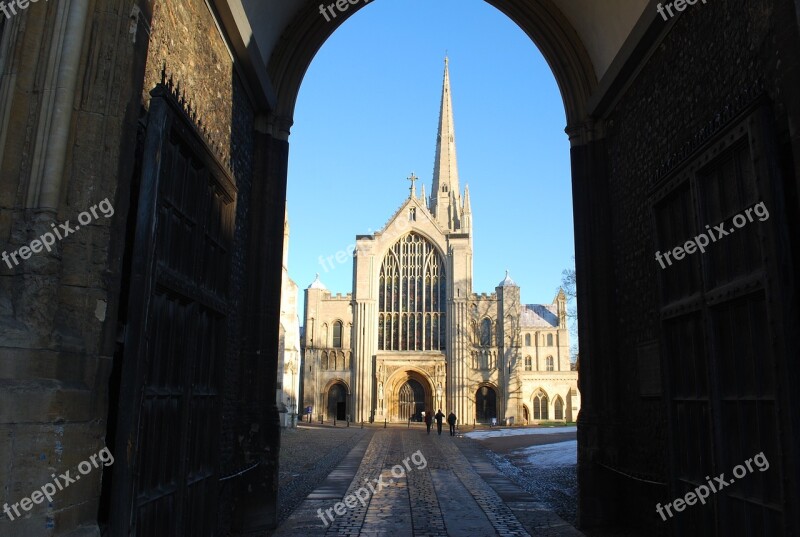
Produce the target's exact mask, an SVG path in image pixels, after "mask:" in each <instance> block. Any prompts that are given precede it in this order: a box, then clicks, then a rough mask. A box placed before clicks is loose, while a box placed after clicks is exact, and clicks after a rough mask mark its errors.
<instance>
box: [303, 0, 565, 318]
mask: <svg viewBox="0 0 800 537" xmlns="http://www.w3.org/2000/svg"><path fill="white" fill-rule="evenodd" d="M328 3H330V2H328ZM319 16H320V17H322V15H319ZM445 51H447V54H448V56H449V58H450V79H451V85H452V95H453V110H454V114H455V128H456V147H457V151H458V166H459V176H460V180H461V188H462V193H463V188H464V185H465V184H469V187H470V196H471V199H472V210H473V215H474V216H473V230H474V249H475V259H474V271H475V272H474V274H475V280H474V289H473V291H475V292H478V293H481V292H487V293H489V292H493V291H494V288H495V286H496V285H497V284H498V283H499V282H500V281H501V280H502V279H503V277H504V275H505V270H506V269H508V270H509V271H510V273H511V277H512V278H513V279H514V280H515V281H516V282H517V284H519V285H520V287H521V292H522V301H523V302H524V303H549V302H551V301H552V299H553V297H554V296H555V290H556V288H557V286H558V285H559V284H560V282H561V271H562V270H563V269H565V268H568V267H572V263H573V262H572V256H573V255H574V245H573V241H574V238H573V229H572V188H571V182H570V181H571V180H570V167H569V142H568V139H567V136H566V134H565V133H564V127H565V126H566V119H565V115H564V107H563V103H562V100H561V96H560V94H559V91H558V87H557V86H556V82H555V79H554V78H553V75H552V73H551V71H550V69H549V67H548V65H547V63H546V62H545V60H544V58H543V57H542V55H541V53H540V52H539V50H538V49H537V48H536V46H535V45H534V44H533V42H532V41H531V40H530V39H529V38H528V37H527V36H526V35H525V34H524V33H523V32H522V31H521V30H520V29H519V28H518V27H517V26H516V25H515V24H514V23H513V22H512V21H511V20H510V19H508V18H507V17H506V16H505V15H503V14H502V13H501V12H499V11H497V10H496V9H495V8H493V7H492V6H490V5H488V4H486V3H485V2H483V1H481V0H375V1H373V2H370V3H369V4H368V5H367V6H366V7H364V8H363V9H361V10H360V11H359V12H358V13H357V14H356V15H355V16H353V17H351V18H350V19H349V20H348V21H347V22H346V23H345V24H344V25H343V26H342V27H341V28H339V29H338V30H337V31H336V32H335V33H334V34H333V36H332V37H331V38H330V39H329V40H328V41H327V42H326V43H325V45H324V46H323V48H322V49H321V50H320V52H319V53H318V54H317V56H316V57H315V58H314V61H313V62H312V64H311V66H310V68H309V70H308V72H307V73H306V76H305V79H304V80H303V84H302V87H301V89H300V95H299V98H298V102H297V108H296V111H295V122H294V126H293V127H292V134H291V137H290V144H291V145H290V154H289V185H288V194H287V198H288V199H287V205H288V211H289V225H290V227H291V237H290V242H289V275H290V277H291V278H292V279H293V280H295V281H296V282H297V284H298V285H299V286H300V288H301V289H305V288H306V287H308V285H309V284H310V283H311V282H312V281H313V279H314V275H315V273H320V278H321V279H322V282H323V283H324V284H325V285H326V286H327V287H328V289H330V290H331V291H332V292H334V293H336V292H341V293H347V292H350V290H351V288H352V273H353V267H352V259H351V258H349V257H348V258H347V261H346V262H345V263H342V264H337V263H335V262H334V263H335V265H334V266H335V268H333V269H331V268H330V267H328V271H327V272H326V271H325V268H323V266H322V265H320V263H319V257H320V256H322V257H327V256H330V255H335V254H336V252H337V251H339V250H344V249H345V248H346V247H347V246H348V245H349V244H352V243H353V242H354V241H355V235H357V234H368V233H370V232H372V231H375V230H377V229H380V228H381V227H382V226H383V225H384V224H385V223H386V221H387V220H388V219H389V217H390V216H391V215H392V214H393V213H394V211H395V210H396V209H397V208H398V207H399V206H400V205H401V204H402V203H403V201H404V200H405V199H406V197H407V196H408V181H406V177H408V176H409V175H410V173H411V172H412V171H413V172H416V174H417V176H419V177H420V179H421V181H420V183H418V184H417V190H418V191H419V189H420V186H421V183H425V189H426V191H427V192H428V193H430V187H431V180H432V173H433V161H434V150H435V142H436V130H437V124H438V115H439V103H440V98H441V90H442V87H441V86H442V75H443V69H444V55H445ZM302 300H303V297H302V294H301V296H300V301H301V303H300V308H301V310H302V308H303V304H302ZM301 315H302V314H301ZM301 319H302V317H301Z"/></svg>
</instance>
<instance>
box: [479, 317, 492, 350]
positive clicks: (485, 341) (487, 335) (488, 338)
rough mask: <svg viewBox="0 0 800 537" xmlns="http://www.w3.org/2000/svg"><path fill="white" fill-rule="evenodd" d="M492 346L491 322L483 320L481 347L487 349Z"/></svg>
mask: <svg viewBox="0 0 800 537" xmlns="http://www.w3.org/2000/svg"><path fill="white" fill-rule="evenodd" d="M491 344H492V321H490V320H489V319H484V320H482V321H481V346H482V347H489V346H490V345H491Z"/></svg>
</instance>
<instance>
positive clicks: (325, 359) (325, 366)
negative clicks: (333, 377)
mask: <svg viewBox="0 0 800 537" xmlns="http://www.w3.org/2000/svg"><path fill="white" fill-rule="evenodd" d="M319 368H320V369H322V370H323V371H327V370H328V351H322V359H321V360H320V364H319Z"/></svg>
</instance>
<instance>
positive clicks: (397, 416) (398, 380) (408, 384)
mask: <svg viewBox="0 0 800 537" xmlns="http://www.w3.org/2000/svg"><path fill="white" fill-rule="evenodd" d="M386 388H387V389H386V398H387V400H386V416H387V419H388V420H389V421H396V422H407V421H408V420H409V418H411V421H420V420H421V419H422V412H436V409H435V408H434V404H435V401H434V389H433V383H432V382H431V380H430V379H429V378H428V377H427V375H425V374H424V373H422V372H420V371H416V370H413V369H409V370H402V371H400V372H398V373H395V374H394V375H393V376H392V377H390V378H389V379H388V380H387V381H386Z"/></svg>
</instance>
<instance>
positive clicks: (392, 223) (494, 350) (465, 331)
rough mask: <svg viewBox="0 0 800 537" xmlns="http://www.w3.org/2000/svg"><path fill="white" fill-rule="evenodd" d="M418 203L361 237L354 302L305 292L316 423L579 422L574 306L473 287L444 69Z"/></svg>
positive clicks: (560, 299)
mask: <svg viewBox="0 0 800 537" xmlns="http://www.w3.org/2000/svg"><path fill="white" fill-rule="evenodd" d="M409 179H410V181H411V186H410V188H409V195H408V197H407V198H406V199H405V201H404V202H403V204H402V205H401V206H400V208H399V209H398V210H397V211H396V212H395V213H394V214H393V215H392V217H391V218H390V219H389V221H388V222H387V224H386V225H385V226H384V227H383V228H382V229H381V230H380V231H377V232H375V233H374V234H371V235H359V236H357V237H356V249H355V252H354V254H353V255H354V263H353V292H352V293H348V294H345V295H342V294H336V295H333V294H331V292H330V291H329V290H328V289H326V287H325V286H324V284H323V283H322V282H321V281H320V279H319V276H317V278H316V279H315V281H314V282H313V283H312V284H311V285H310V286H309V287H308V289H306V290H305V314H304V315H305V318H304V323H303V324H304V335H303V338H302V344H301V345H302V354H303V375H302V377H303V378H302V384H303V396H302V397H303V405H304V407H305V411H306V412H307V413H308V414H311V415H313V417H314V418H316V419H324V420H332V419H337V420H348V419H349V420H352V421H357V422H360V421H367V422H371V421H384V420H386V421H389V422H405V421H409V420H419V419H421V416H422V413H423V412H425V411H428V412H431V411H436V409H439V408H441V409H442V411H443V412H444V413H445V414H447V413H449V412H451V411H453V412H455V414H456V416H458V419H459V423H461V424H470V423H476V422H477V423H492V421H493V420H496V421H497V423H502V422H505V423H509V424H510V423H516V424H522V423H536V422H542V421H562V422H571V421H575V420H576V419H577V416H578V411H579V409H580V395H579V393H578V389H577V382H578V372H577V371H573V370H572V368H571V363H570V357H569V331H568V329H567V322H566V297H565V295H564V292H563V291H560V292H559V293H558V294H557V295H556V296H555V298H554V299H553V302H552V303H550V304H523V303H522V302H521V300H520V288H519V286H518V285H517V284H516V283H514V281H513V280H512V279H511V277H510V276H509V274H508V273H507V272H506V276H505V278H504V279H503V280H502V281H501V282H500V283H499V284H498V285H497V287H496V288H495V291H494V292H493V293H480V294H478V293H474V292H473V289H472V279H473V273H472V261H473V247H472V225H473V221H472V209H471V206H470V196H469V187H468V186H467V187H465V188H464V191H463V197H462V193H461V186H460V183H459V177H458V166H457V163H456V143H455V128H454V124H453V108H452V99H451V95H450V76H449V69H448V63H447V59H445V68H444V83H443V88H442V100H441V109H440V114H439V129H438V134H437V138H436V157H435V162H434V170H433V185H432V188H431V192H430V196H427V195H426V193H425V187H424V185H423V186H422V189H421V193H420V194H419V195H417V192H416V185H415V182H416V180H417V178H416V177H415V176H414V175H413V174H412V175H411V177H410V178H409Z"/></svg>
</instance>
